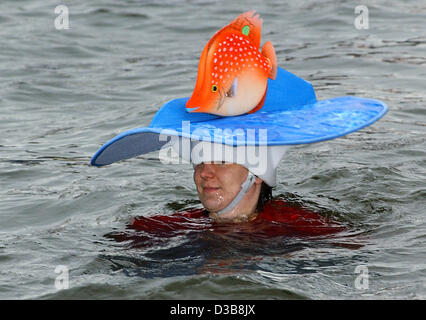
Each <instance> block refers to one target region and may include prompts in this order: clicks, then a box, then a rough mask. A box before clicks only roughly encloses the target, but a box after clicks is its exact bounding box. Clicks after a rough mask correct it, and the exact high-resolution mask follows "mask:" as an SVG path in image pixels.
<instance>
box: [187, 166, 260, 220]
mask: <svg viewBox="0 0 426 320" xmlns="http://www.w3.org/2000/svg"><path fill="white" fill-rule="evenodd" d="M247 174H248V170H247V169H246V168H244V167H243V166H241V165H238V164H234V163H225V162H207V163H201V164H199V165H197V166H196V167H195V169H194V182H195V185H196V187H197V192H198V197H199V199H200V201H201V203H202V204H203V206H204V208H205V209H206V210H207V211H209V213H210V217H211V218H212V219H214V220H216V221H227V222H242V221H250V220H252V219H254V218H255V217H256V215H257V214H256V212H255V209H256V206H257V200H258V198H259V193H260V188H261V184H262V179H260V178H257V177H256V181H255V183H254V184H253V185H252V186H251V188H250V189H249V190H248V192H247V193H246V194H245V196H244V197H243V199H242V200H241V201H240V202H239V203H238V205H237V206H236V207H235V208H234V209H232V210H231V211H229V212H224V213H221V214H217V212H218V211H220V210H222V209H224V208H226V206H228V205H229V204H230V203H231V202H232V200H233V199H234V198H235V196H236V195H237V194H238V193H239V192H240V190H241V184H242V183H243V182H244V181H245V180H246V178H247Z"/></svg>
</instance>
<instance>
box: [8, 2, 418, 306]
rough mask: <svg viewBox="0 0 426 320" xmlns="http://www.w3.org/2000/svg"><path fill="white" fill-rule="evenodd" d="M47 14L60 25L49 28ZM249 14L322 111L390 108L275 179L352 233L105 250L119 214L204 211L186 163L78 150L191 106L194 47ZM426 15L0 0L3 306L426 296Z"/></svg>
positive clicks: (187, 240) (395, 10) (318, 6)
mask: <svg viewBox="0 0 426 320" xmlns="http://www.w3.org/2000/svg"><path fill="white" fill-rule="evenodd" d="M360 4H362V5H365V6H367V8H368V14H369V20H368V28H367V29H359V28H357V27H356V25H355V23H354V22H355V20H356V18H357V16H359V14H357V13H355V7H356V6H358V5H360ZM58 5H65V6H67V8H68V10H69V29H57V28H56V27H55V19H56V18H57V17H58V16H59V14H58V13H55V8H56V6H58ZM251 9H254V10H256V11H257V12H258V13H259V14H260V15H261V17H262V18H263V29H262V43H264V42H265V41H266V40H269V41H271V42H272V43H273V44H274V46H275V50H276V53H277V59H278V64H279V65H280V66H281V67H282V68H284V69H286V70H288V71H290V72H292V73H294V74H296V75H298V76H300V77H302V78H304V79H306V80H308V81H310V82H311V83H312V84H313V86H314V88H315V91H316V94H317V98H318V100H322V99H327V98H332V97H337V96H342V95H356V96H361V97H367V98H375V99H379V100H382V101H384V102H385V103H386V104H387V105H388V106H389V112H388V113H387V114H386V116H385V117H384V118H383V119H381V120H380V121H379V122H377V123H375V124H374V125H372V126H370V127H367V128H365V129H363V130H361V131H359V132H356V133H353V134H350V135H347V136H345V137H342V138H339V139H335V140H332V141H327V142H321V143H316V144H313V145H305V146H296V147H293V148H292V149H290V151H289V152H288V155H287V156H286V158H285V159H284V160H283V161H282V162H281V164H280V167H279V170H278V186H277V187H276V188H275V190H274V194H275V195H281V196H282V197H284V198H285V199H287V200H288V201H290V202H295V203H298V204H301V205H303V206H305V207H308V208H310V209H313V210H317V211H319V212H322V213H325V214H328V215H331V216H332V217H333V219H336V220H338V221H339V222H341V223H343V224H345V225H346V226H348V231H347V232H344V233H342V234H339V235H334V236H333V237H332V238H324V237H322V238H318V239H297V238H288V239H279V240H276V239H275V240H273V241H271V242H270V243H265V242H256V241H254V242H248V241H247V239H242V238H241V237H237V236H235V237H233V236H232V235H230V236H229V237H227V238H223V237H217V236H215V235H214V234H208V233H206V232H204V233H202V234H201V235H200V234H197V235H193V234H192V235H191V234H189V235H187V236H185V235H181V236H179V237H175V238H173V239H172V241H165V242H163V243H160V244H157V245H155V246H150V247H143V248H138V247H132V246H129V245H128V244H126V243H122V242H116V241H113V240H112V239H111V238H110V237H107V236H106V235H108V234H110V233H112V232H120V231H122V230H125V228H126V225H127V224H128V223H129V221H130V220H131V219H132V217H136V216H140V215H145V216H150V215H154V214H158V213H161V214H171V213H172V212H174V211H176V210H178V209H184V208H189V207H194V206H195V207H199V206H200V204H199V202H197V196H196V190H195V187H194V183H193V180H192V167H191V166H190V165H185V164H181V165H163V164H161V163H160V162H159V161H156V160H155V158H156V155H155V154H152V155H146V156H144V157H141V158H137V159H132V160H128V161H123V162H119V163H116V164H113V165H111V166H107V167H103V168H95V167H91V166H89V161H90V158H91V156H92V155H93V154H94V153H95V152H96V150H97V149H98V148H99V147H100V146H101V145H102V144H103V143H105V142H106V141H107V140H109V139H110V138H112V137H113V136H115V135H116V134H119V133H121V132H123V131H125V130H128V129H131V128H136V127H142V126H146V125H148V124H149V122H150V120H151V119H152V117H153V116H154V114H155V113H156V111H157V110H158V109H159V108H160V107H161V106H162V105H163V104H164V103H165V102H167V101H169V100H171V99H174V98H178V97H187V96H189V95H190V94H191V93H192V90H193V86H194V83H195V79H196V73H197V65H198V58H199V55H200V53H201V50H202V48H203V47H204V45H205V43H206V42H207V41H208V40H209V39H210V37H211V36H212V35H213V34H214V32H215V31H216V30H218V29H219V28H221V27H222V26H224V25H225V24H227V23H229V22H230V21H231V20H232V19H234V18H235V17H236V16H237V15H239V14H240V13H242V12H245V11H248V10H251ZM425 21H426V3H425V2H424V1H422V0H416V1H396V0H392V1H381V0H376V1H373V0H371V1H369V0H366V1H362V3H359V2H357V1H336V0H332V1H331V0H330V1H313V0H312V1H291V2H288V3H287V2H285V1H244V2H243V1H232V2H229V1H207V0H206V1H204V0H198V1H197V0H194V1H161V0H159V1H137V0H122V1H113V0H102V1H100V0H94V1H83V0H73V1H65V0H64V1H61V2H60V3H59V2H58V1H51V0H48V1H45V0H43V1H41V0H33V1H14V0H13V1H12V0H3V1H1V3H0V110H1V113H0V298H2V299H86V298H97V299H134V298H137V299H223V298H225V299H228V298H229V299H425V297H426V289H425V280H426V264H425V261H426V250H425V249H426V246H425V240H426V223H425V211H426V90H425V89H426V87H425V78H426V54H425V53H426V31H425V27H424V22H425ZM363 23H364V24H363V26H366V25H365V23H366V21H365V20H364V21H363ZM57 26H58V25H57ZM357 26H358V27H359V25H357ZM336 244H339V245H336ZM231 258H232V259H231ZM224 261H227V263H226V264H225V263H224ZM55 270H56V272H55ZM65 275H68V289H64V287H65V288H66V286H65V282H64V281H62V282H60V281H58V279H59V278H58V277H61V276H64V277H65ZM61 279H65V278H61ZM367 280H368V281H367ZM55 281H56V282H55Z"/></svg>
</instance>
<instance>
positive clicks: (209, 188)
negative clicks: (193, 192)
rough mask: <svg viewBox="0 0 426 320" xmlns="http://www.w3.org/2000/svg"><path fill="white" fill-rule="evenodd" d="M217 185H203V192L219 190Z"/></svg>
mask: <svg viewBox="0 0 426 320" xmlns="http://www.w3.org/2000/svg"><path fill="white" fill-rule="evenodd" d="M219 189H220V188H219V187H204V188H203V192H204V193H215V192H217V191H218V190H219Z"/></svg>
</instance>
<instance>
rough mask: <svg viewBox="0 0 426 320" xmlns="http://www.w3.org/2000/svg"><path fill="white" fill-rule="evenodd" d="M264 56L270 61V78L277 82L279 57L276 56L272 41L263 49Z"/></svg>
mask: <svg viewBox="0 0 426 320" xmlns="http://www.w3.org/2000/svg"><path fill="white" fill-rule="evenodd" d="M262 55H264V56H265V57H266V58H268V59H269V63H270V67H271V70H270V71H269V74H268V77H269V78H271V79H272V80H275V77H276V76H277V68H278V66H277V56H276V55H275V49H274V46H273V45H272V43H271V42H270V41H266V42H265V44H264V45H263V48H262Z"/></svg>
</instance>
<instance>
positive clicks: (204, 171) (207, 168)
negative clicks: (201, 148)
mask: <svg viewBox="0 0 426 320" xmlns="http://www.w3.org/2000/svg"><path fill="white" fill-rule="evenodd" d="M200 176H201V177H202V178H204V179H207V178H212V177H214V166H213V164H210V163H203V164H201V168H200Z"/></svg>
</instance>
